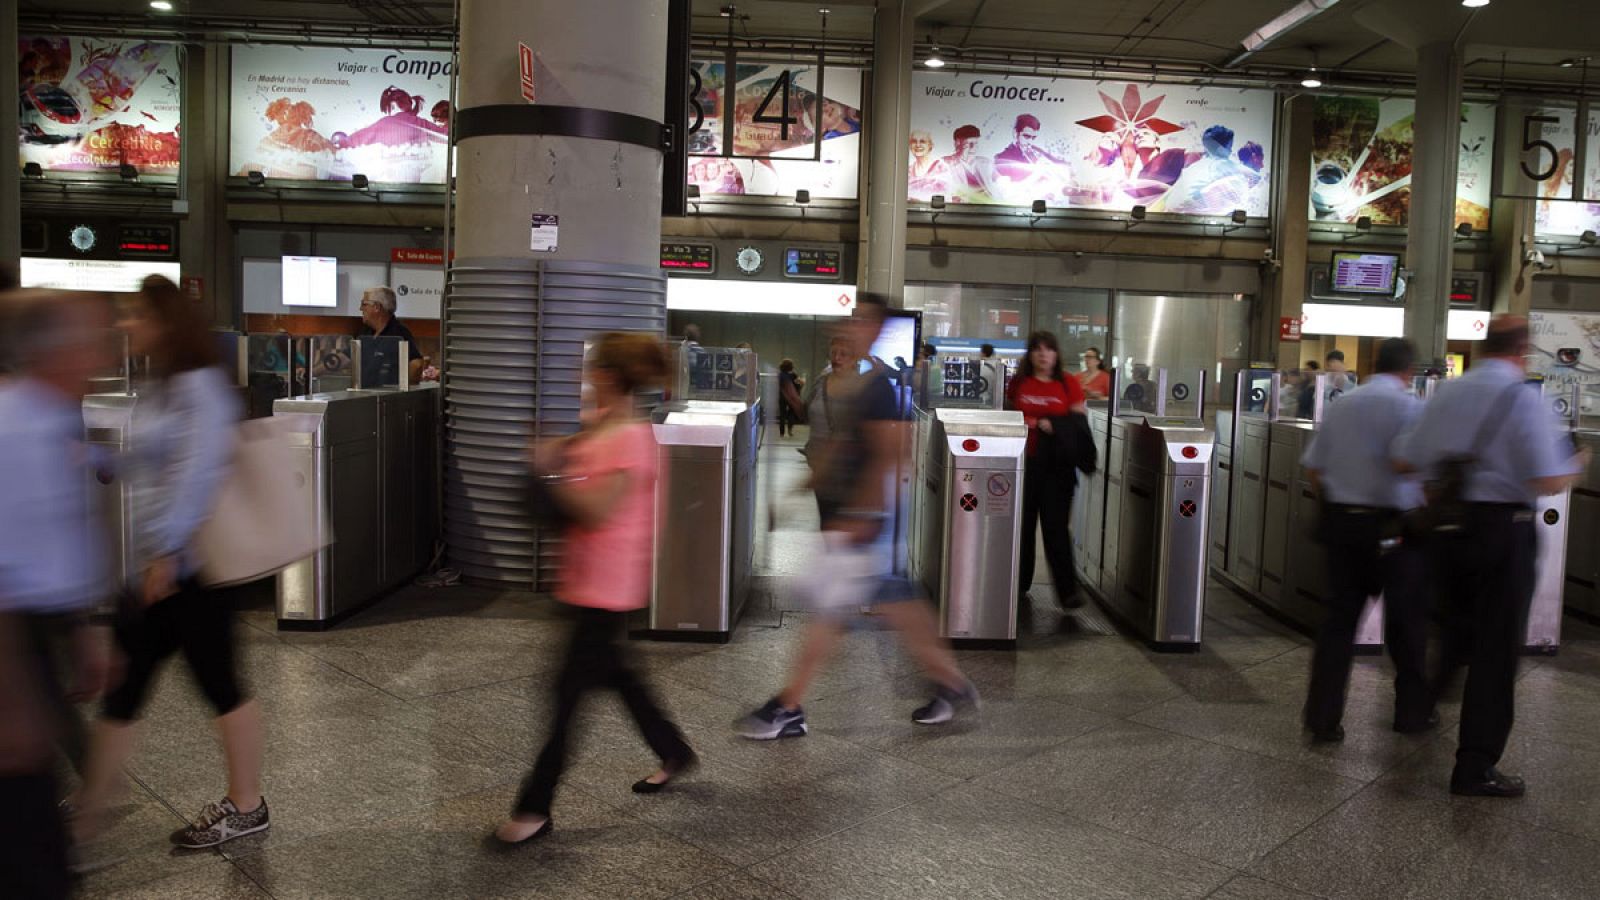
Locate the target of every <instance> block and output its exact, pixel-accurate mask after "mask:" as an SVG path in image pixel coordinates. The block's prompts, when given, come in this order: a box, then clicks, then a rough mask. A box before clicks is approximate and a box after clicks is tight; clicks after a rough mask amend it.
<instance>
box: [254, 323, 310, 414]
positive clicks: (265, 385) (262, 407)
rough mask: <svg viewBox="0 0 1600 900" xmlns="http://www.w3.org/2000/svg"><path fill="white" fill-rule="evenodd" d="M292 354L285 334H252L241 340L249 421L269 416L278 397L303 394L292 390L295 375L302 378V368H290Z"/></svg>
mask: <svg viewBox="0 0 1600 900" xmlns="http://www.w3.org/2000/svg"><path fill="white" fill-rule="evenodd" d="M292 359H293V351H292V350H291V348H290V338H289V335H287V334H251V335H246V336H245V338H244V360H243V367H244V372H243V381H244V385H245V393H246V396H247V397H248V400H247V406H248V410H249V416H250V418H252V419H259V418H264V417H266V416H270V415H272V403H273V401H274V400H277V399H278V398H280V397H295V396H299V395H300V394H303V393H305V391H304V390H303V389H302V390H295V389H294V388H295V382H296V377H295V376H296V372H297V371H298V373H299V374H300V375H302V376H303V375H304V372H305V368H304V366H303V365H302V366H293V365H291V361H292Z"/></svg>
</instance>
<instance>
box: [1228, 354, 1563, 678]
mask: <svg viewBox="0 0 1600 900" xmlns="http://www.w3.org/2000/svg"><path fill="white" fill-rule="evenodd" d="M1238 377H1239V385H1238V390H1237V391H1236V393H1235V404H1234V410H1233V413H1232V415H1231V418H1232V420H1233V435H1234V439H1233V443H1232V446H1231V447H1229V451H1230V452H1231V456H1232V458H1231V459H1222V458H1219V459H1218V462H1217V466H1218V467H1219V468H1220V467H1221V466H1222V465H1223V464H1224V463H1226V464H1227V465H1228V466H1229V469H1230V475H1231V476H1232V498H1231V502H1230V505H1229V510H1228V539H1227V554H1226V557H1225V562H1224V564H1223V565H1221V566H1217V565H1215V564H1213V566H1212V573H1213V574H1214V575H1216V576H1217V577H1218V578H1219V579H1220V580H1222V581H1223V582H1224V583H1226V584H1228V585H1229V586H1230V587H1232V588H1234V590H1236V591H1237V592H1239V593H1240V594H1241V595H1242V596H1244V597H1245V599H1247V600H1249V601H1250V602H1251V603H1252V604H1254V605H1255V606H1257V607H1259V608H1260V609H1262V610H1263V611H1265V612H1267V613H1268V614H1270V615H1272V616H1274V617H1275V618H1278V619H1279V620H1281V621H1284V622H1286V623H1287V624H1289V625H1291V626H1292V627H1294V628H1296V629H1297V630H1299V631H1302V632H1304V633H1307V634H1315V633H1316V630H1317V629H1318V628H1320V627H1321V625H1322V620H1323V618H1324V617H1325V615H1326V609H1327V604H1328V594H1327V591H1328V576H1327V557H1326V554H1325V552H1324V551H1323V549H1322V546H1321V544H1319V543H1317V541H1316V540H1315V538H1314V535H1315V533H1316V526H1317V521H1318V517H1319V516H1320V515H1321V509H1320V504H1321V500H1320V498H1319V497H1318V495H1317V493H1316V492H1315V490H1314V489H1313V488H1312V485H1311V481H1310V478H1309V476H1308V475H1307V473H1306V470H1305V468H1304V467H1303V466H1302V465H1301V464H1300V460H1301V458H1302V457H1303V456H1304V455H1305V450H1306V447H1307V446H1308V445H1309V444H1310V441H1311V440H1312V439H1313V437H1314V436H1315V434H1316V432H1317V429H1318V427H1320V421H1321V413H1322V405H1321V404H1318V406H1317V408H1316V409H1315V411H1314V412H1312V411H1308V412H1311V418H1310V419H1298V418H1283V417H1282V409H1281V406H1280V398H1282V397H1283V396H1284V392H1283V390H1282V376H1281V374H1280V373H1277V372H1272V371H1269V370H1245V371H1241V372H1240V373H1239V376H1238ZM1325 378H1326V376H1321V377H1320V378H1319V382H1318V386H1317V391H1316V394H1315V396H1316V397H1317V398H1318V399H1319V400H1322V401H1323V402H1325V403H1334V402H1337V399H1338V393H1337V391H1336V390H1331V389H1327V388H1326V387H1325V386H1324V385H1323V384H1322V379H1325ZM1434 386H1435V385H1434V384H1433V383H1432V382H1431V381H1430V382H1421V381H1419V382H1418V383H1417V384H1416V385H1414V389H1415V390H1416V392H1417V393H1418V395H1419V396H1423V397H1427V396H1431V394H1432V391H1433V388H1434ZM1219 421H1220V416H1219ZM1568 496H1569V495H1568V494H1562V495H1557V496H1555V497H1542V498H1540V501H1539V504H1538V507H1537V510H1536V513H1537V514H1536V516H1535V523H1536V527H1537V529H1538V536H1539V559H1538V565H1537V573H1538V575H1537V581H1536V589H1535V594H1534V599H1533V604H1532V607H1531V608H1530V611H1529V615H1528V629H1527V635H1526V638H1525V649H1526V651H1527V652H1529V653H1542V654H1548V653H1554V652H1556V649H1557V648H1558V647H1559V645H1560V639H1561V603H1562V599H1561V595H1562V585H1561V580H1562V575H1563V573H1564V570H1565V567H1566V565H1567V562H1566V552H1565V548H1566V534H1565V530H1566V527H1567V522H1568V519H1569V517H1568V515H1567V505H1568ZM1383 628H1384V621H1383V598H1382V596H1381V595H1380V596H1375V597H1373V598H1371V599H1370V600H1369V601H1368V603H1367V607H1366V609H1365V610H1364V611H1363V613H1362V615H1361V619H1360V621H1359V623H1358V624H1357V627H1356V635H1355V647H1356V652H1358V653H1379V652H1382V649H1383Z"/></svg>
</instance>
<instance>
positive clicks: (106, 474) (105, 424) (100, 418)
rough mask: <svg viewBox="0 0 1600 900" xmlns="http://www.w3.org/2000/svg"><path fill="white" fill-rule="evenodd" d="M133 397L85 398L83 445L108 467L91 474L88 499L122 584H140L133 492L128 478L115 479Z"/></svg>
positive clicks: (129, 425)
mask: <svg viewBox="0 0 1600 900" xmlns="http://www.w3.org/2000/svg"><path fill="white" fill-rule="evenodd" d="M138 402H139V398H138V397H136V396H134V395H133V394H89V395H87V396H85V397H84V398H83V428H84V433H83V436H84V442H85V443H87V444H88V445H89V447H90V449H91V450H92V451H93V452H94V453H95V454H97V455H103V456H104V457H105V459H104V462H105V464H106V465H105V467H99V466H97V467H96V468H95V470H94V471H91V472H89V473H88V475H87V476H86V477H88V479H89V498H90V503H91V504H92V505H93V508H94V513H95V515H96V516H97V517H98V518H99V520H100V522H101V524H102V526H103V528H104V534H105V536H106V546H107V547H108V548H110V550H111V554H110V559H109V560H108V564H109V567H110V571H111V572H112V573H113V575H114V576H115V578H116V579H117V581H118V582H119V583H122V584H137V583H138V579H137V578H136V575H137V573H135V572H134V571H133V568H134V559H133V523H134V516H135V513H134V509H133V491H132V490H130V488H129V485H128V481H127V479H125V478H117V477H115V474H114V471H113V466H114V464H115V460H116V457H117V456H119V455H120V454H122V453H123V452H124V451H126V450H127V449H128V443H129V435H130V434H131V432H132V430H133V410H134V406H135V405H136V404H137V403H138Z"/></svg>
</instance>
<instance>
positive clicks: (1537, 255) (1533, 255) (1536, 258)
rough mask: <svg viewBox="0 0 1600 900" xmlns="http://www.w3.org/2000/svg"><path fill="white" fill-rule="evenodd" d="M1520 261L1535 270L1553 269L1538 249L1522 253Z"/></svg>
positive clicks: (1542, 252)
mask: <svg viewBox="0 0 1600 900" xmlns="http://www.w3.org/2000/svg"><path fill="white" fill-rule="evenodd" d="M1522 261H1523V262H1525V263H1527V264H1528V265H1530V266H1533V267H1534V268H1536V269H1549V268H1553V266H1552V265H1551V264H1550V262H1549V260H1547V259H1545V258H1544V251H1543V250H1538V249H1534V250H1529V251H1528V252H1527V253H1524V254H1523V255H1522Z"/></svg>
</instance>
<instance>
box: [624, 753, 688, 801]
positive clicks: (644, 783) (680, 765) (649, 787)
mask: <svg viewBox="0 0 1600 900" xmlns="http://www.w3.org/2000/svg"><path fill="white" fill-rule="evenodd" d="M699 765H700V757H699V756H697V755H695V752H694V751H693V750H690V751H689V755H688V756H685V757H683V758H682V759H678V760H674V761H673V762H671V763H668V764H667V765H664V766H662V767H661V768H663V769H666V770H667V780H666V781H662V782H659V783H658V782H654V781H651V780H650V779H649V778H641V779H639V780H638V781H635V782H634V783H633V792H634V793H635V794H659V793H661V789H662V788H664V787H666V786H667V785H669V784H671V783H673V782H674V781H677V780H678V777H679V776H681V775H685V774H688V773H689V772H690V771H692V770H693V769H695V768H696V767H698V766H699Z"/></svg>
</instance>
